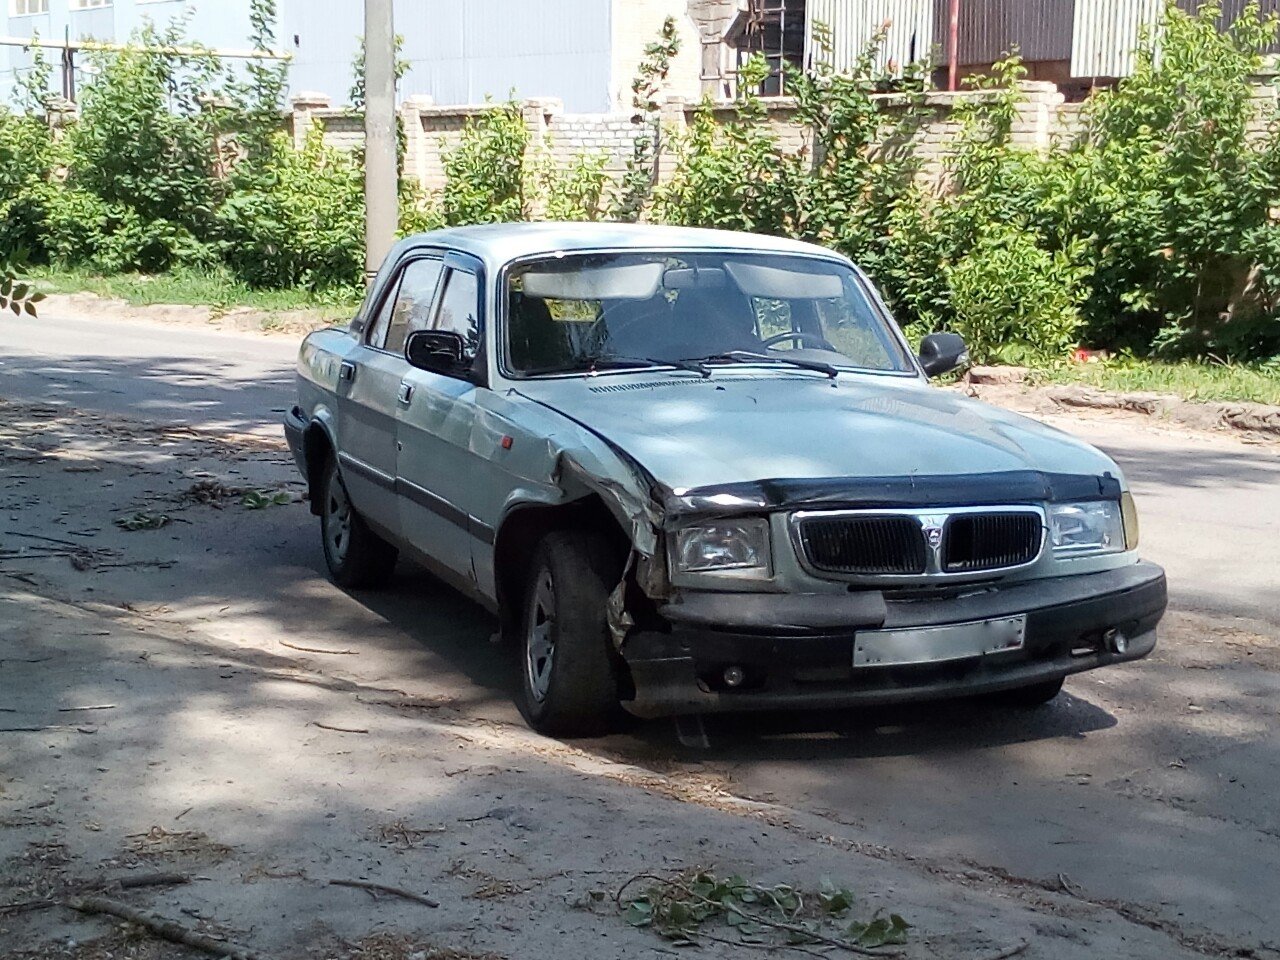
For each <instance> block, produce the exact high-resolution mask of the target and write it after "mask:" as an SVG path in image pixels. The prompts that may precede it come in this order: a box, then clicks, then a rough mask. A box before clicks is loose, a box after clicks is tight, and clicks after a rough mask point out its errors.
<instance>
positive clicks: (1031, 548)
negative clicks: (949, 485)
mask: <svg viewBox="0 0 1280 960" xmlns="http://www.w3.org/2000/svg"><path fill="white" fill-rule="evenodd" d="M791 528H792V532H793V535H794V539H795V544H796V548H797V550H798V551H799V553H800V559H801V561H802V562H803V563H804V565H805V566H807V567H808V568H809V569H810V570H812V571H814V572H816V573H820V574H834V575H837V576H858V577H861V576H869V577H874V576H896V577H911V576H946V575H955V576H961V575H964V574H975V573H989V572H999V571H1002V570H1009V569H1013V568H1015V567H1021V566H1025V565H1026V564H1029V563H1032V562H1033V561H1034V560H1035V559H1036V558H1037V557H1038V556H1039V555H1040V551H1041V549H1042V547H1043V544H1044V515H1043V514H1042V513H1041V511H1040V510H1038V509H1036V508H1034V507H1004V508H1001V507H990V508H986V507H984V508H974V507H966V508H952V509H949V510H948V509H946V508H943V509H940V510H932V509H925V510H919V511H916V510H892V511H882V512H877V511H831V512H820V513H819V512H813V513H808V512H806V513H797V514H795V515H794V516H793V517H792V520H791Z"/></svg>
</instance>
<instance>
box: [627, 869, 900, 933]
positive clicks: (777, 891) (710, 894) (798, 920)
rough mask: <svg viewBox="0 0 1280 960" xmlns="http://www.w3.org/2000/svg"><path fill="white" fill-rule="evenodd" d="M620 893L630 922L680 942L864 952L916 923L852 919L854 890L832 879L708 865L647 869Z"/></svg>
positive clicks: (878, 917)
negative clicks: (670, 874) (802, 880)
mask: <svg viewBox="0 0 1280 960" xmlns="http://www.w3.org/2000/svg"><path fill="white" fill-rule="evenodd" d="M642 881H643V882H644V883H645V884H646V885H645V887H644V889H643V891H642V892H641V893H640V894H639V895H637V896H633V897H630V898H625V895H626V893H627V890H628V888H630V887H632V886H637V885H639V883H640V882H642ZM615 899H616V901H617V903H618V906H619V908H620V909H621V910H622V913H623V918H624V920H625V921H626V922H627V923H628V924H630V925H631V926H633V927H647V928H649V929H652V930H653V931H654V932H655V933H658V934H659V935H660V936H662V937H664V938H666V939H668V940H671V941H673V942H674V943H675V944H677V945H683V944H696V943H698V942H699V940H700V939H705V940H712V941H718V942H729V943H734V942H736V943H742V944H747V945H753V946H763V947H768V946H771V945H773V946H780V945H782V944H791V945H799V944H820V945H822V946H824V947H831V948H836V949H841V948H842V949H844V950H846V951H848V952H853V953H861V952H864V951H865V950H869V949H874V948H877V947H883V946H889V945H895V944H902V943H906V941H907V931H908V930H909V929H910V928H911V925H910V924H909V923H907V921H906V920H904V919H903V918H902V917H901V916H899V915H898V914H896V913H891V914H889V915H888V916H882V915H881V912H880V911H877V912H876V914H875V915H873V916H872V917H871V918H870V919H868V920H865V921H861V920H855V919H851V917H850V914H851V913H852V911H853V909H854V907H855V901H854V896H853V893H852V892H851V891H850V890H848V889H847V888H844V887H839V886H836V885H835V884H833V883H831V882H830V881H826V880H824V881H823V882H822V885H821V887H820V888H819V890H818V891H816V893H814V894H813V895H809V894H806V893H803V892H802V891H800V890H798V889H797V888H795V887H791V886H789V885H786V884H778V885H775V886H763V885H760V884H755V883H752V882H750V881H748V880H746V879H744V878H742V877H739V876H731V877H724V878H721V877H717V876H716V875H715V874H713V873H711V872H709V871H705V870H700V871H692V872H689V873H684V874H680V875H678V876H676V877H674V878H671V879H664V878H662V877H658V876H651V875H641V876H639V877H635V878H633V879H632V880H631V881H629V882H628V883H627V884H626V885H625V886H624V887H623V888H622V889H621V890H619V891H618V895H617V897H616V898H615Z"/></svg>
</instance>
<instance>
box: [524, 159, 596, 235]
mask: <svg viewBox="0 0 1280 960" xmlns="http://www.w3.org/2000/svg"><path fill="white" fill-rule="evenodd" d="M608 163H609V157H608V155H607V154H605V153H580V154H578V155H577V156H576V157H574V159H573V162H572V163H571V164H569V166H568V167H567V168H565V169H563V170H561V169H558V168H557V167H556V166H555V165H554V163H551V162H546V163H543V164H541V165H539V166H538V167H537V168H536V169H535V170H534V174H533V176H534V190H536V191H537V195H538V196H539V197H540V198H541V199H542V200H543V214H544V216H545V217H546V219H548V220H599V219H601V218H602V217H603V216H604V214H605V211H606V208H607V206H608V203H609V194H610V190H609V186H610V179H609V172H608V169H607V167H608Z"/></svg>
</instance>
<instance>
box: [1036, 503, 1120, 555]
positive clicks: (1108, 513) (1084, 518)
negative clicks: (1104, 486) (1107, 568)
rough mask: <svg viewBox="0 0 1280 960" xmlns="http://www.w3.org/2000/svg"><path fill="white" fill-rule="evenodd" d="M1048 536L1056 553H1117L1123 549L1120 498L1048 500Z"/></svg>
mask: <svg viewBox="0 0 1280 960" xmlns="http://www.w3.org/2000/svg"><path fill="white" fill-rule="evenodd" d="M1049 539H1050V541H1051V542H1052V543H1053V554H1054V556H1056V557H1083V556H1091V555H1093V554H1098V553H1119V552H1120V551H1122V550H1124V549H1125V541H1124V520H1123V518H1122V513H1121V510H1120V504H1119V502H1117V501H1115V500H1095V501H1089V502H1086V503H1051V504H1049Z"/></svg>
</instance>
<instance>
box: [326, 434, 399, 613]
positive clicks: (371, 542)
mask: <svg viewBox="0 0 1280 960" xmlns="http://www.w3.org/2000/svg"><path fill="white" fill-rule="evenodd" d="M320 487H321V497H322V498H323V499H322V500H321V510H320V534H321V536H322V538H323V540H324V560H325V563H326V564H327V565H328V567H329V573H330V575H331V576H332V577H333V580H334V582H335V583H336V584H338V586H340V587H347V588H349V589H360V588H361V587H366V588H370V587H381V586H384V585H385V584H386V583H387V581H389V580H390V579H391V574H392V571H393V570H395V566H396V557H397V555H398V551H397V550H396V548H395V547H393V546H392V545H391V544H389V543H387V541H385V540H383V539H382V538H381V537H380V536H378V535H377V534H376V533H374V532H373V531H372V530H370V529H369V525H368V524H367V523H365V522H364V518H363V517H361V516H360V514H358V513H357V512H356V508H355V507H353V506H352V505H351V497H350V496H349V495H348V494H347V486H346V484H344V483H343V482H342V474H341V473H339V472H338V462H337V460H335V459H334V458H332V457H330V458H329V462H328V463H327V464H325V469H324V478H323V480H322V481H321V484H320Z"/></svg>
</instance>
